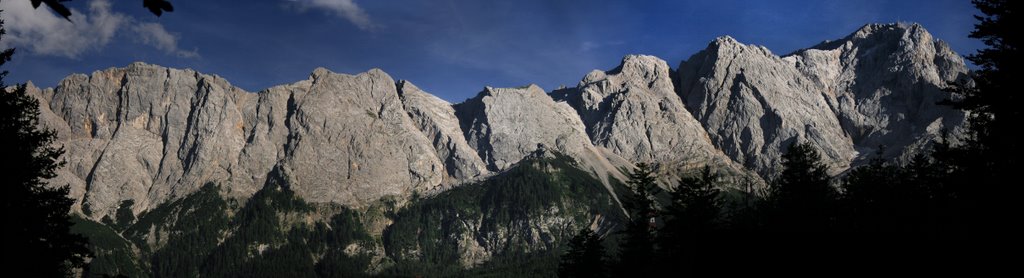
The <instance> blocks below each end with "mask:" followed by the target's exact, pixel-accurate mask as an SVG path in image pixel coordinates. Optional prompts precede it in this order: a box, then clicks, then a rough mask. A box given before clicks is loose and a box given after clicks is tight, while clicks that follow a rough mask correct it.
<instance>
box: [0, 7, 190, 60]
mask: <svg viewBox="0 0 1024 278" xmlns="http://www.w3.org/2000/svg"><path fill="white" fill-rule="evenodd" d="M0 10H3V18H4V24H5V26H4V27H5V28H6V29H7V33H8V34H7V37H5V38H4V40H3V42H2V43H0V48H8V47H23V48H28V50H29V51H30V52H32V53H34V54H38V55H47V56H62V57H67V58H78V57H80V56H81V55H82V54H83V53H86V52H90V51H98V50H100V49H103V48H104V47H106V46H107V45H108V44H109V43H110V42H111V41H112V40H113V39H114V37H115V36H116V35H117V34H118V32H122V31H127V32H130V33H131V34H132V35H134V36H135V37H138V38H140V42H141V43H143V44H147V45H151V46H153V47H156V48H157V49H159V50H163V51H164V52H167V53H169V54H174V55H178V56H180V57H189V58H194V57H198V54H196V53H195V51H183V50H181V49H179V48H178V37H177V36H176V35H173V34H171V33H169V32H167V30H166V29H164V27H163V25H161V24H159V23H151V22H140V21H138V20H136V19H134V18H132V17H131V16H128V15H126V14H122V13H118V12H114V11H112V10H111V3H110V2H109V1H108V0H92V1H90V2H89V11H88V12H82V11H78V10H74V9H72V16H71V18H70V19H71V22H68V21H67V20H64V19H63V18H61V17H59V16H57V15H55V14H53V12H51V11H50V10H49V9H48V8H46V7H45V6H43V7H40V8H38V9H36V8H33V7H32V6H31V3H30V1H24V0H22V1H0ZM126 26H132V27H130V28H126Z"/></svg>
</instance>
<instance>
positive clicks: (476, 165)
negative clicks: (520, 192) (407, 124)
mask: <svg viewBox="0 0 1024 278" xmlns="http://www.w3.org/2000/svg"><path fill="white" fill-rule="evenodd" d="M398 93H399V95H400V96H401V98H402V103H403V105H404V106H405V111H406V112H408V113H409V117H410V118H412V120H413V122H414V123H415V124H416V126H417V127H418V128H419V129H420V131H422V132H423V134H424V135H426V136H427V139H429V140H430V141H431V142H432V143H433V146H434V149H435V150H436V152H437V157H438V158H440V159H441V160H442V161H443V162H444V165H445V173H447V175H446V178H445V181H444V184H445V185H456V184H460V183H464V182H467V181H472V180H476V179H479V178H483V177H486V176H487V175H489V174H490V173H491V172H490V171H488V170H487V164H485V163H484V162H483V160H481V159H480V156H478V155H477V153H476V150H475V149H473V148H471V147H470V146H469V143H467V142H466V137H465V136H464V135H463V133H462V129H461V128H460V127H459V119H458V118H457V117H455V109H454V108H452V105H451V104H450V103H448V102H447V101H444V100H442V99H440V98H438V97H436V96H434V95H431V94H429V93H427V92H424V91H422V90H420V89H419V88H418V87H416V85H413V84H412V83H411V82H409V81H405V80H403V81H399V82H398Z"/></svg>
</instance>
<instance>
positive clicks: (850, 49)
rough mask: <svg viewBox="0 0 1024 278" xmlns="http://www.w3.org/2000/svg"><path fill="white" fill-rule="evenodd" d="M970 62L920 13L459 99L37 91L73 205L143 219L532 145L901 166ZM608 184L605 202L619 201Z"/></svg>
mask: <svg viewBox="0 0 1024 278" xmlns="http://www.w3.org/2000/svg"><path fill="white" fill-rule="evenodd" d="M966 71H967V69H966V67H965V66H964V63H963V60H962V59H961V58H960V57H959V56H958V55H957V54H956V53H953V52H952V51H951V50H950V49H949V47H948V46H946V45H945V43H943V42H941V41H938V40H936V39H934V38H932V37H931V35H930V34H928V32H927V31H925V30H924V28H922V27H921V26H919V25H907V24H888V25H867V26H865V27H863V28H861V29H860V30H858V31H857V32H855V33H854V34H852V35H850V36H848V37H846V38H843V39H841V40H838V41H833V42H825V43H822V44H819V45H816V46H814V47H811V48H807V49H803V50H800V51H797V52H795V53H793V54H790V55H786V56H778V55H775V54H773V53H772V52H771V51H769V50H768V49H766V48H764V47H759V46H751V45H744V44H741V43H739V42H737V41H736V40H734V39H732V38H729V37H722V38H718V39H716V40H715V41H713V42H712V43H711V44H710V45H709V46H708V48H707V49H705V50H703V51H701V52H699V53H697V54H695V55H693V56H692V57H690V58H689V59H688V60H687V61H683V62H682V63H681V64H680V66H679V69H677V70H675V71H673V70H672V69H670V68H669V64H668V63H666V62H665V61H662V60H661V59H658V58H656V57H652V56H642V55H630V56H627V57H625V58H624V59H623V60H622V63H621V64H620V66H618V67H617V68H615V69H612V70H609V71H597V70H595V71H593V72H591V73H589V74H587V75H586V76H585V77H584V78H583V80H582V81H580V82H579V85H578V86H576V87H574V88H565V89H558V90H555V91H553V92H551V93H547V92H545V91H544V90H543V89H541V88H540V87H538V86H536V85H530V86H525V87H520V88H491V87H486V88H485V89H484V90H483V91H482V92H480V93H479V94H478V95H477V96H476V97H473V98H470V99H468V100H466V101H464V102H462V103H458V104H454V105H453V104H450V103H448V102H446V101H444V100H441V99H439V98H437V97H434V96H433V95H430V94H429V93H427V92H424V91H422V90H420V89H419V88H417V87H416V86H415V85H413V84H412V83H410V82H408V81H400V82H395V80H393V79H392V78H391V77H390V76H389V75H387V74H386V73H384V72H383V71H381V70H377V69H373V70H370V71H367V72H364V73H360V74H357V75H348V74H338V73H333V72H330V71H328V70H326V69H316V70H315V71H314V72H313V73H312V74H311V75H310V77H309V78H308V79H306V80H302V81H298V82H295V83H292V84H286V85H280V86H275V87H272V88H268V89H265V90H262V91H260V92H256V93H251V92H246V91H244V90H241V89H239V88H237V87H234V86H232V85H231V84H230V83H228V82H227V81H225V80H224V79H222V78H220V77H217V76H215V75H207V74H201V73H198V72H195V71H192V70H179V69H169V68H164V67H160V66H155V65H147V64H143V63H135V64H131V65H129V66H127V67H125V68H111V69H107V70H102V71H97V72H94V73H92V74H91V75H83V74H76V75H71V76H69V77H67V78H66V79H65V80H63V81H62V82H61V83H60V84H59V85H58V86H57V87H56V88H53V89H39V88H36V87H33V86H30V87H29V93H30V94H32V95H33V96H35V97H36V98H38V99H40V104H41V105H42V107H41V115H40V118H41V122H42V124H43V125H45V126H46V127H49V128H53V129H55V130H57V132H58V134H59V143H60V144H63V146H64V147H65V148H66V149H67V154H66V155H65V157H64V158H65V159H66V160H67V165H66V166H65V167H63V168H61V169H60V172H59V176H58V177H57V178H56V179H55V180H54V183H55V184H69V185H71V195H72V197H74V198H76V199H78V200H79V201H80V202H79V203H78V205H77V206H76V208H75V209H76V210H83V211H86V212H88V213H89V214H90V215H91V217H93V218H96V219H99V218H101V217H103V216H105V215H110V214H112V213H113V212H114V211H116V210H117V208H118V205H119V204H120V203H121V202H122V201H123V200H129V199H131V200H134V201H135V205H134V206H133V208H132V209H133V211H134V212H135V213H140V212H142V211H145V210H148V209H151V208H153V207H155V206H156V205H158V204H161V203H164V202H166V201H168V200H172V199H175V198H179V197H181V196H185V195H187V194H189V193H192V192H195V191H196V190H198V189H199V188H200V187H201V186H202V185H203V184H205V183H207V182H215V183H220V184H222V185H224V186H223V187H222V188H224V190H226V191H227V193H228V194H230V195H231V196H234V197H239V198H247V197H248V196H250V195H251V194H253V193H254V192H256V191H257V190H259V189H260V188H262V186H263V184H264V183H265V182H266V180H267V179H268V177H271V176H273V177H275V178H276V177H283V178H287V179H288V184H289V185H290V186H291V187H292V188H291V189H292V190H294V191H295V192H296V193H297V194H298V195H299V196H300V197H302V198H303V199H306V200H308V201H312V202H331V203H337V204H342V205H346V206H352V207H359V206H364V205H367V204H371V203H373V202H375V201H377V200H378V199H380V198H383V197H385V196H395V197H398V198H400V199H401V198H407V197H409V196H410V195H412V194H419V193H425V194H433V193H437V192H441V191H444V190H447V189H450V188H452V187H454V186H457V185H460V184H464V183H467V182H471V181H479V180H483V179H487V178H489V177H493V176H495V175H496V174H500V173H501V172H503V171H506V170H507V169H509V167H511V166H512V165H515V164H516V163H517V162H519V161H521V160H522V159H523V158H524V157H527V156H529V155H530V154H532V153H535V152H536V151H537V150H538V149H541V150H544V149H547V150H553V151H557V152H558V153H561V154H564V155H566V156H567V157H568V158H570V159H571V160H573V162H572V163H574V164H573V165H575V166H574V167H579V168H580V169H583V170H585V171H586V172H588V173H590V174H591V175H593V176H594V177H596V178H598V180H600V181H601V182H602V183H604V185H605V187H606V189H608V191H609V192H614V190H611V188H610V186H609V185H610V184H611V183H612V180H613V179H623V176H622V173H621V172H620V171H619V169H620V168H623V167H625V168H629V167H632V165H633V164H634V163H638V162H653V163H656V164H657V165H659V166H660V167H659V169H660V170H662V171H663V173H665V174H668V175H667V176H671V175H675V174H679V173H681V172H684V171H687V170H690V169H693V168H695V167H701V166H703V165H711V166H713V167H715V168H716V169H719V170H721V171H725V172H728V173H730V174H733V175H738V176H746V177H752V178H753V179H757V177H756V176H753V175H750V171H751V170H753V171H756V172H757V173H759V174H761V175H765V176H769V175H771V174H772V173H773V172H774V171H775V170H776V169H777V167H778V165H779V163H780V156H781V154H782V153H783V152H784V151H785V148H786V147H787V146H788V145H789V143H791V142H794V141H806V142H811V143H812V144H814V145H815V146H816V147H818V149H819V150H820V151H821V152H822V153H823V157H824V159H825V160H826V163H827V164H828V165H829V166H830V168H831V169H832V171H833V173H839V172H841V171H843V170H845V169H848V168H849V167H851V166H852V165H857V164H859V163H862V162H863V160H865V159H866V158H869V157H871V156H872V155H873V154H874V153H875V150H876V149H877V148H878V146H879V145H885V146H886V147H887V148H886V153H885V154H884V155H885V156H886V157H889V158H896V159H906V158H908V157H909V156H911V155H913V154H916V153H919V152H920V151H921V150H922V149H924V148H925V147H927V145H928V142H930V141H931V140H932V139H934V138H935V137H936V136H938V135H939V134H940V133H941V130H943V129H947V130H950V131H952V132H953V135H954V137H955V136H956V135H957V134H958V133H959V132H960V131H961V129H962V126H963V119H964V114H963V113H962V112H959V111H955V110H952V109H950V108H948V107H943V106H938V105H935V102H937V101H938V100H941V99H944V98H947V97H948V96H949V95H948V94H947V93H945V92H943V91H942V90H941V88H942V87H943V86H944V85H945V84H946V83H947V82H949V81H953V80H956V79H958V78H961V77H962V76H963V75H964V74H965V73H966ZM615 197H616V196H615V195H614V194H612V199H613V200H614V199H616V198H615Z"/></svg>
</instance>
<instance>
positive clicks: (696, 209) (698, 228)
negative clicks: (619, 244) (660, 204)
mask: <svg viewBox="0 0 1024 278" xmlns="http://www.w3.org/2000/svg"><path fill="white" fill-rule="evenodd" d="M717 179H718V176H716V175H715V174H714V173H713V172H712V171H711V167H707V166H705V167H704V169H703V170H702V171H700V173H699V174H697V175H695V176H687V177H683V178H682V179H681V180H680V181H679V185H678V186H677V187H676V189H675V191H673V192H672V193H671V198H670V201H671V203H670V204H669V205H668V206H667V207H666V208H665V210H664V212H663V213H662V216H664V218H665V226H664V227H662V228H661V229H660V230H659V231H658V246H659V248H660V249H659V252H660V253H661V256H662V257H663V258H664V259H665V260H666V262H665V263H679V262H680V261H681V262H682V263H683V264H685V263H688V262H691V261H692V260H691V258H687V257H691V256H693V255H695V254H693V253H692V252H689V251H693V249H694V248H695V247H696V246H697V245H698V244H701V243H704V242H705V241H707V240H708V236H709V235H710V234H711V233H713V232H715V230H716V228H717V225H718V218H719V216H720V215H721V212H722V204H721V200H720V199H719V195H720V194H721V190H719V189H718V188H717V186H716V180H717ZM673 266H675V267H682V266H683V265H681V264H674V265H668V267H673Z"/></svg>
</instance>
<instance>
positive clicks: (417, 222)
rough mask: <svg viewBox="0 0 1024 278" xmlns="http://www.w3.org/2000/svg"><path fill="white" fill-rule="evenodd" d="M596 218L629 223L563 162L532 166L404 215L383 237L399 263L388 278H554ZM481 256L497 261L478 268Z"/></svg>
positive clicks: (593, 183) (601, 191) (529, 162)
mask: <svg viewBox="0 0 1024 278" xmlns="http://www.w3.org/2000/svg"><path fill="white" fill-rule="evenodd" d="M597 215H601V216H602V217H604V218H606V221H608V223H617V222H619V220H620V219H621V218H622V217H623V216H622V214H621V211H620V210H619V208H618V206H617V204H616V203H615V201H614V200H613V199H612V197H611V195H610V194H609V193H608V191H607V190H606V189H605V188H604V187H603V186H602V185H601V183H600V182H599V181H598V180H596V179H595V178H593V177H592V176H591V175H590V174H589V173H587V172H584V171H582V170H579V169H578V168H576V167H575V166H574V165H573V164H572V161H571V160H570V159H569V158H567V157H565V156H561V155H557V154H556V155H555V157H554V158H528V159H526V160H523V161H522V162H520V163H519V164H518V165H517V166H515V167H513V168H511V169H509V170H507V171H506V172H504V173H502V174H500V175H498V176H496V177H493V178H491V179H488V180H486V181H482V182H479V183H476V184H471V185H466V186H462V187H459V188H455V189H452V190H449V191H446V192H443V193H441V194H438V195H437V196H433V197H431V198H427V199H424V200H419V201H417V202H414V203H413V204H411V205H409V206H407V207H405V208H403V209H402V210H400V211H399V212H398V213H397V215H395V223H394V224H392V225H391V226H389V227H388V229H387V230H386V231H385V235H384V246H385V247H386V249H387V252H388V255H389V256H390V257H391V258H392V259H394V260H395V261H396V267H394V268H392V269H389V270H388V274H394V275H424V276H435V275H441V276H445V275H455V274H459V273H462V274H469V273H463V272H464V271H466V270H465V268H464V267H465V266H470V265H472V264H475V263H482V264H480V265H477V266H476V267H475V268H474V269H473V270H472V272H471V273H473V275H474V276H476V275H484V276H496V277H500V276H504V275H505V274H509V275H512V276H553V275H554V274H555V270H556V268H557V264H558V255H559V254H560V252H561V250H562V249H563V246H564V245H565V241H566V240H567V239H568V238H570V237H572V235H573V234H574V233H575V232H576V231H577V230H578V229H580V228H582V227H585V226H587V225H589V224H590V223H591V221H592V220H593V219H594V218H595V216H597ZM472 250H476V251H472ZM481 251H482V252H486V253H489V254H491V255H493V257H491V258H486V259H480V260H472V257H473V256H475V255H478V254H477V253H474V252H481ZM467 258H469V259H467Z"/></svg>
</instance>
